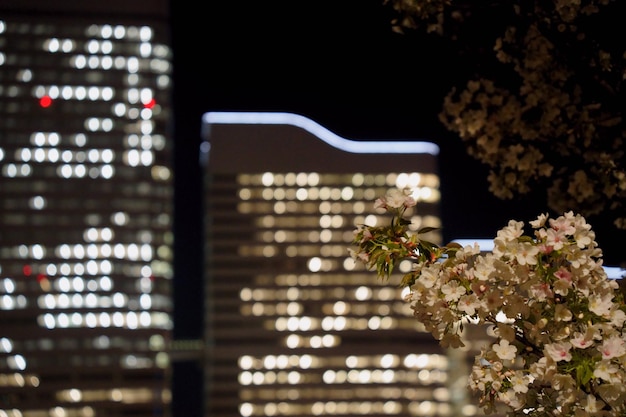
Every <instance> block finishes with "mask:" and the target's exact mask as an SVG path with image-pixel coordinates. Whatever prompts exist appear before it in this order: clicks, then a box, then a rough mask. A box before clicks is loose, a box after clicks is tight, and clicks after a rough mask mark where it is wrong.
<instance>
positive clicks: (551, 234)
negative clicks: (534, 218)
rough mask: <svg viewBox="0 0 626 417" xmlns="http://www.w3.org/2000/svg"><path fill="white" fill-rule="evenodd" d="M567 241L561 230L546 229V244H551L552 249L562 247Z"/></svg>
mask: <svg viewBox="0 0 626 417" xmlns="http://www.w3.org/2000/svg"><path fill="white" fill-rule="evenodd" d="M566 243H567V236H566V234H565V232H564V231H562V230H554V229H548V230H547V231H546V243H545V244H546V245H547V246H551V247H552V249H553V250H561V249H563V245H564V244H566Z"/></svg>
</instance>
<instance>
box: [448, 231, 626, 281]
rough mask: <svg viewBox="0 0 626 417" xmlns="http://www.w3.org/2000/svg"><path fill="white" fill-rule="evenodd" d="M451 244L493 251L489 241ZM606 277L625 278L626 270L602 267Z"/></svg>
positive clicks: (468, 240)
mask: <svg viewBox="0 0 626 417" xmlns="http://www.w3.org/2000/svg"><path fill="white" fill-rule="evenodd" d="M453 242H455V243H458V244H459V245H461V246H463V247H465V246H474V243H478V246H479V247H480V250H481V251H484V252H491V251H492V250H493V240H489V239H455V240H454V241H453ZM604 271H605V272H606V275H607V276H608V277H609V278H611V279H620V278H624V277H626V269H624V268H620V267H617V266H606V265H605V266H604Z"/></svg>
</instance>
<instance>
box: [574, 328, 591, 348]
mask: <svg viewBox="0 0 626 417" xmlns="http://www.w3.org/2000/svg"><path fill="white" fill-rule="evenodd" d="M569 341H570V343H571V344H572V346H574V347H575V348H577V349H587V348H588V347H590V346H593V331H592V330H587V331H586V332H585V333H584V334H583V333H580V332H576V333H574V335H573V336H572V337H571V338H570V340H569Z"/></svg>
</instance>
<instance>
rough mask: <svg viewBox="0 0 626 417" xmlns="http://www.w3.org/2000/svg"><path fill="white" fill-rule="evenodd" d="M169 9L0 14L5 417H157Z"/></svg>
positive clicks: (161, 377) (162, 394)
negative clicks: (126, 416) (155, 416)
mask: <svg viewBox="0 0 626 417" xmlns="http://www.w3.org/2000/svg"><path fill="white" fill-rule="evenodd" d="M166 4H167V3H166V2H163V1H142V2H124V1H108V2H105V3H93V2H70V1H68V2H46V1H33V0H25V1H19V2H2V3H0V9H1V10H2V14H1V15H0V329H1V330H0V415H3V416H11V417H12V416H23V417H44V416H67V417H83V416H84V417H103V416H124V415H129V416H130V415H132V416H153V415H167V407H168V403H169V401H170V399H169V397H170V393H169V382H168V378H169V371H168V369H169V364H168V357H167V354H166V353H165V350H166V347H167V346H168V343H169V340H170V333H171V328H172V319H171V311H172V306H171V298H170V294H171V278H172V267H171V262H172V251H171V247H172V231H171V224H172V219H171V216H172V186H171V183H172V172H171V161H170V159H171V144H170V141H169V139H168V134H169V132H168V122H169V118H170V114H169V111H170V109H169V100H170V96H169V95H170V93H169V91H170V87H171V86H170V83H171V78H170V73H171V68H170V63H171V51H170V48H169V46H168V41H169V26H168V21H167V8H166Z"/></svg>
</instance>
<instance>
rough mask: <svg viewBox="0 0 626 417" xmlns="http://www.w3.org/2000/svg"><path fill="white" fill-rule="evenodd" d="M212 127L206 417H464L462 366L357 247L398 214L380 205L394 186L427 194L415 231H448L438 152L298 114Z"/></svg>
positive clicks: (214, 116)
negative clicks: (457, 380) (335, 129)
mask: <svg viewBox="0 0 626 417" xmlns="http://www.w3.org/2000/svg"><path fill="white" fill-rule="evenodd" d="M204 127H205V131H204V137H205V142H204V144H203V151H204V152H205V153H204V155H205V164H206V165H205V167H204V169H205V187H206V188H205V201H206V205H205V210H206V212H205V213H206V220H205V224H206V268H205V271H206V288H207V292H206V297H205V300H206V305H207V308H206V315H205V323H206V338H205V339H206V341H207V343H208V346H207V350H206V361H205V363H206V368H205V369H206V372H205V373H206V377H207V379H206V394H205V400H206V409H205V415H210V416H212V417H226V416H232V415H242V416H245V417H248V416H272V415H281V416H289V415H294V416H296V415H297V416H316V415H338V416H339V415H340V416H367V415H394V416H421V415H428V416H436V415H440V416H447V415H460V414H457V410H456V408H455V407H457V405H458V403H459V402H458V401H456V400H455V398H454V396H453V394H452V393H451V390H450V388H449V387H450V384H451V383H452V382H453V381H451V379H452V376H451V375H454V372H455V370H454V369H453V367H454V366H453V365H452V364H451V360H450V358H449V357H448V356H447V355H446V352H444V351H442V350H441V348H440V346H439V345H438V343H437V342H436V341H434V340H433V339H432V337H431V335H430V334H429V333H425V332H423V331H421V329H420V328H419V327H418V324H417V323H416V320H415V319H414V318H413V317H412V316H411V312H410V309H409V307H408V305H407V304H405V303H404V302H403V301H402V297H401V294H400V293H399V291H400V290H399V287H398V284H399V281H397V282H393V280H392V281H390V282H387V283H385V282H381V281H378V280H377V279H376V277H375V273H374V272H372V271H365V270H364V268H363V267H362V265H360V264H357V263H356V262H354V260H353V259H352V258H351V257H350V254H349V251H348V248H349V247H350V246H351V240H352V238H353V237H354V235H353V231H354V229H355V228H356V226H357V225H358V224H370V225H374V224H381V225H382V224H383V222H386V221H389V218H387V217H386V216H384V215H381V214H380V213H377V212H376V211H375V210H374V207H373V202H374V200H375V199H376V198H377V197H380V196H383V195H384V194H385V193H386V192H387V191H388V190H390V189H392V188H396V187H399V188H405V187H408V188H410V189H411V190H412V193H413V196H414V197H415V198H416V200H417V201H418V206H417V210H416V211H415V212H414V213H413V217H412V221H413V227H422V226H433V227H440V226H441V224H440V217H439V200H440V195H439V178H438V175H437V166H436V163H437V152H438V149H437V146H436V145H434V144H432V143H428V142H415V141H403V142H391V141H382V142H361V141H359V142H357V141H351V140H346V139H344V138H341V137H339V136H337V135H335V134H334V133H332V132H330V131H328V130H327V129H325V128H324V127H322V126H320V125H319V124H317V123H315V122H314V121H312V120H310V119H308V118H306V117H303V116H300V115H294V114H286V113H219V112H218V113H207V114H206V115H205V117H204ZM430 239H431V240H433V241H435V242H439V241H440V236H439V235H438V234H434V235H432V236H431V237H430ZM406 267H408V266H407V265H399V268H400V270H402V269H403V268H406ZM407 309H408V311H407Z"/></svg>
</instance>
